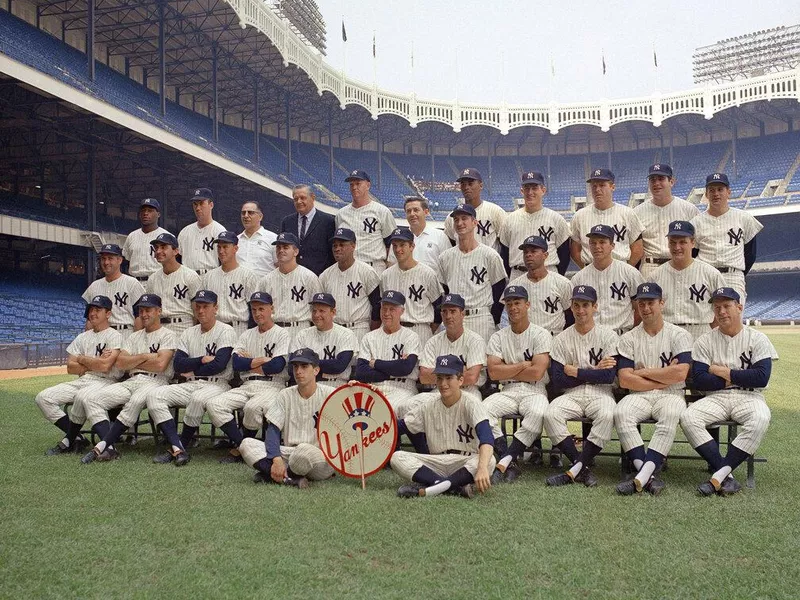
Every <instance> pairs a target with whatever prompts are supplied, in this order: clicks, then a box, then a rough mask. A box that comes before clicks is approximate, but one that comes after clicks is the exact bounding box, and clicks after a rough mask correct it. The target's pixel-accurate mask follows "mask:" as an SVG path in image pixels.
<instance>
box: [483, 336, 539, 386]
mask: <svg viewBox="0 0 800 600" xmlns="http://www.w3.org/2000/svg"><path fill="white" fill-rule="evenodd" d="M552 343H553V336H552V335H550V332H549V331H547V330H546V329H544V328H542V327H539V326H538V325H534V324H533V323H530V324H529V325H528V328H527V329H526V330H525V331H523V332H522V333H514V331H513V330H512V329H511V326H508V327H503V328H502V329H500V330H499V331H497V332H496V333H495V334H494V335H492V337H491V339H490V340H489V343H488V344H487V346H486V354H487V355H488V356H496V357H497V358H499V359H501V360H502V361H503V362H504V363H505V364H507V365H510V364H514V363H519V362H523V361H531V360H533V357H534V356H536V355H537V354H549V353H550V350H551V349H552ZM548 381H549V379H548V376H547V373H546V372H545V375H544V377H542V378H541V379H540V380H539V381H537V382H536V383H528V382H524V381H515V380H509V381H504V382H503V392H507V391H511V390H516V389H519V388H525V389H529V390H530V391H531V393H539V394H547V391H546V390H545V385H547V382H548Z"/></svg>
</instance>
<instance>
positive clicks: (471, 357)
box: [419, 327, 486, 398]
mask: <svg viewBox="0 0 800 600" xmlns="http://www.w3.org/2000/svg"><path fill="white" fill-rule="evenodd" d="M447 354H453V355H455V356H457V357H459V358H460V359H461V362H463V363H464V367H465V368H466V369H469V368H470V367H474V366H475V365H481V374H480V375H479V376H478V381H477V383H476V385H465V386H463V387H462V388H461V391H462V392H467V393H468V394H473V395H475V396H478V397H479V398H480V397H481V392H480V390H479V389H478V388H479V387H480V386H482V385H483V384H484V383H486V342H485V341H483V338H482V337H481V336H480V334H478V333H475V332H474V331H472V330H471V329H467V328H466V327H465V328H464V332H463V333H462V334H461V336H460V337H459V338H457V339H455V340H453V341H450V338H448V337H447V331H440V332H439V333H437V334H436V335H434V336H433V337H432V338H431V339H429V340H428V341H427V342H426V343H425V347H424V348H423V350H422V356H421V357H420V359H419V366H420V367H425V368H426V369H433V368H434V367H435V366H436V359H437V358H438V357H440V356H445V355H447Z"/></svg>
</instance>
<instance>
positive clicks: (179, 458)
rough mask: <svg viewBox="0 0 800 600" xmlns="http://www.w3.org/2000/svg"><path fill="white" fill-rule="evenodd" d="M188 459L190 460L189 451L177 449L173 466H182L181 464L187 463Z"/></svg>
mask: <svg viewBox="0 0 800 600" xmlns="http://www.w3.org/2000/svg"><path fill="white" fill-rule="evenodd" d="M190 460H191V457H190V456H189V453H188V452H186V451H185V450H179V451H178V452H176V453H175V466H176V467H182V466H184V465H186V464H188V463H189V461H190Z"/></svg>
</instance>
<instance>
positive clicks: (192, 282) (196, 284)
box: [186, 269, 202, 298]
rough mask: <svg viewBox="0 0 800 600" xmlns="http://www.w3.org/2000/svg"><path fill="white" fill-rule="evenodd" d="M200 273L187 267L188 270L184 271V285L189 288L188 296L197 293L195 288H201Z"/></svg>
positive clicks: (192, 296) (191, 296)
mask: <svg viewBox="0 0 800 600" xmlns="http://www.w3.org/2000/svg"><path fill="white" fill-rule="evenodd" d="M201 283H202V282H201V281H200V275H198V274H197V273H195V272H194V271H192V270H191V269H189V272H188V273H186V287H188V288H189V297H190V298H194V295H195V294H196V293H197V290H200V289H202V288H201V287H200V285H201Z"/></svg>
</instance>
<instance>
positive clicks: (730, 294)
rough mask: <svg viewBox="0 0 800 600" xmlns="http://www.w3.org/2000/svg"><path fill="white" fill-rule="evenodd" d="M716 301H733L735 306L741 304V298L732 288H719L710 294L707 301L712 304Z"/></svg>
mask: <svg viewBox="0 0 800 600" xmlns="http://www.w3.org/2000/svg"><path fill="white" fill-rule="evenodd" d="M717 299H725V300H733V301H734V302H736V303H737V304H738V303H739V302H741V298H740V297H739V292H737V291H736V290H735V289H733V288H732V287H721V288H717V289H715V290H714V291H713V292H711V299H710V300H709V302H713V301H714V300H717Z"/></svg>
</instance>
